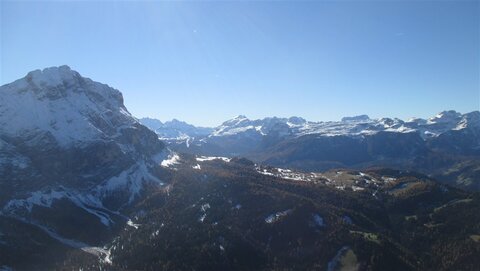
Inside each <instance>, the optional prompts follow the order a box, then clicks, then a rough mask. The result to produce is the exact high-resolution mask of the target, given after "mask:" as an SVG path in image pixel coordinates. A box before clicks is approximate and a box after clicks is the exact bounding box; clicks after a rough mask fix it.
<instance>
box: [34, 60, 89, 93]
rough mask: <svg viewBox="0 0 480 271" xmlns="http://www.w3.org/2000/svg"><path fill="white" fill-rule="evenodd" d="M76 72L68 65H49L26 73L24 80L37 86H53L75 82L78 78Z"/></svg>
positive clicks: (78, 75)
mask: <svg viewBox="0 0 480 271" xmlns="http://www.w3.org/2000/svg"><path fill="white" fill-rule="evenodd" d="M80 77H81V76H80V74H78V72H76V71H73V70H72V69H70V67H69V66H67V65H63V66H59V67H50V68H45V69H43V70H34V71H31V72H29V73H28V74H27V76H26V80H27V81H28V82H29V83H31V84H33V85H36V86H37V87H43V88H46V87H54V86H58V85H63V84H69V85H72V84H75V83H76V82H78V80H79V79H80Z"/></svg>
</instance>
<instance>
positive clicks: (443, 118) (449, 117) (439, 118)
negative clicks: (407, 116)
mask: <svg viewBox="0 0 480 271" xmlns="http://www.w3.org/2000/svg"><path fill="white" fill-rule="evenodd" d="M461 117H462V114H461V113H460V112H457V111H455V110H448V111H442V112H440V113H438V114H437V115H436V116H434V117H432V118H429V119H428V122H429V123H451V122H457V121H458V120H459V119H460V118H461Z"/></svg>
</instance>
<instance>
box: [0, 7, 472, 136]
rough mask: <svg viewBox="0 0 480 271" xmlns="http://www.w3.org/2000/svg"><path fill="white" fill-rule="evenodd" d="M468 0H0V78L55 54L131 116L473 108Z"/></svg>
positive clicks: (373, 113)
mask: <svg viewBox="0 0 480 271" xmlns="http://www.w3.org/2000/svg"><path fill="white" fill-rule="evenodd" d="M479 7H480V4H479V2H476V1H472V2H424V1H421V2H415V1H409V2H378V1H374V2H355V3H352V2H300V3H298V2H141V3H136V2H120V3H117V2H11V1H2V2H1V3H0V8H1V11H0V12H1V24H2V28H1V29H2V32H1V44H0V45H1V51H0V52H1V63H0V64H1V65H0V69H1V71H0V75H1V76H0V84H2V85H3V84H6V83H9V82H11V81H14V80H16V79H18V78H21V77H23V76H25V75H26V73H28V72H29V71H31V70H35V69H42V68H45V67H50V66H60V65H64V64H66V65H69V66H70V67H71V68H72V69H74V70H76V71H78V72H79V73H80V74H82V75H83V76H85V77H89V78H91V79H92V80H95V81H98V82H102V83H106V84H108V85H110V86H112V87H114V88H117V89H119V90H120V91H121V92H122V93H123V95H124V98H125V105H126V106H127V108H128V109H129V111H130V112H131V113H132V114H133V115H134V116H136V117H138V118H142V117H152V118H156V119H159V120H161V121H166V120H171V119H174V118H175V119H179V120H182V121H186V122H187V123H191V124H194V125H197V126H205V127H214V126H217V125H219V124H221V123H222V122H223V121H225V120H227V119H230V118H232V117H234V116H236V115H246V116H247V117H248V118H250V119H261V118H264V117H273V116H278V117H290V116H299V117H303V118H305V119H307V120H311V121H330V120H340V119H341V118H342V117H344V116H355V115H361V114H367V115H369V116H370V117H371V118H380V117H390V118H395V117H396V118H400V119H408V118H410V117H421V118H428V117H431V116H434V115H435V114H437V113H438V112H441V111H443V110H456V111H459V112H462V113H467V112H471V111H475V110H479V109H480V79H479V74H480V67H479V66H480V64H479V61H478V60H479V59H480V50H479V48H480V23H479V20H480V19H479V18H480V16H479V15H480V12H479V10H480V9H479ZM85 18H88V20H85Z"/></svg>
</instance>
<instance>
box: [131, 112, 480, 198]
mask: <svg viewBox="0 0 480 271" xmlns="http://www.w3.org/2000/svg"><path fill="white" fill-rule="evenodd" d="M140 122H141V123H143V124H144V125H146V126H147V127H150V128H151V129H153V130H154V131H156V132H157V133H158V134H159V136H160V137H161V138H162V139H163V140H164V141H165V142H167V143H168V145H169V146H170V148H172V149H175V150H177V151H180V152H187V153H195V154H202V155H212V156H227V157H235V156H243V157H247V158H249V159H252V160H254V161H257V162H261V163H266V164H271V165H274V166H281V167H292V168H297V169H302V170H310V171H311V170H313V171H321V170H328V169H332V168H358V169H362V168H368V167H372V166H387V167H394V168H399V169H409V170H416V171H420V172H423V173H425V174H428V175H431V176H434V177H437V178H439V179H440V180H442V181H444V182H446V183H449V184H453V185H458V186H459V187H463V188H468V189H471V188H473V189H477V190H478V189H480V182H479V181H478V180H479V178H480V163H479V161H480V112H479V111H473V112H470V113H466V114H461V113H459V112H456V111H453V110H451V111H444V112H441V113H439V114H437V115H436V116H434V117H431V118H429V119H420V118H413V119H410V120H408V121H403V120H400V119H390V118H380V119H370V118H369V117H368V116H367V115H361V116H356V117H345V118H343V119H342V120H341V121H328V122H311V121H306V120H305V119H303V118H300V117H291V118H276V117H272V118H265V119H261V120H250V119H248V118H246V117H245V116H238V117H236V118H234V119H231V120H228V121H225V122H224V123H223V124H222V125H220V126H218V127H216V128H213V129H212V130H211V131H210V132H209V133H207V132H208V129H206V128H201V131H200V130H197V129H196V128H195V127H193V126H191V125H187V124H183V127H188V129H182V128H181V127H180V126H178V125H177V126H176V127H175V128H173V127H171V126H170V125H167V123H166V124H165V125H164V126H162V127H154V126H150V123H151V120H150V121H148V120H147V119H140ZM154 128H156V129H154ZM171 129H176V130H175V131H176V134H180V135H181V136H180V137H175V136H174V137H168V136H166V134H167V132H165V131H170V130H171ZM170 134H174V133H170Z"/></svg>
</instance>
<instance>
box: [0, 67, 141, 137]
mask: <svg viewBox="0 0 480 271" xmlns="http://www.w3.org/2000/svg"><path fill="white" fill-rule="evenodd" d="M0 94H1V95H0V112H1V114H0V134H5V135H9V136H12V137H18V136H30V137H36V136H39V135H41V137H45V136H46V137H52V136H53V138H54V139H55V140H56V141H57V143H59V144H60V145H70V144H71V143H74V142H85V141H91V140H98V139H102V138H104V137H105V136H112V135H114V134H117V133H118V128H119V127H120V126H128V125H131V124H133V123H136V122H137V121H136V120H135V119H134V118H133V117H132V116H131V115H130V113H129V112H128V111H127V109H126V108H125V106H124V105H123V97H122V94H121V93H120V91H118V90H116V89H113V88H111V87H109V86H108V85H105V84H101V83H98V82H94V81H92V80H91V79H88V78H84V77H82V76H81V75H80V74H79V73H78V72H76V71H73V70H71V69H70V68H69V67H68V66H60V67H52V68H46V69H43V70H36V71H33V72H30V73H28V74H27V76H25V77H24V78H21V79H19V80H16V81H15V82H13V83H10V84H6V85H3V86H1V87H0Z"/></svg>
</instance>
